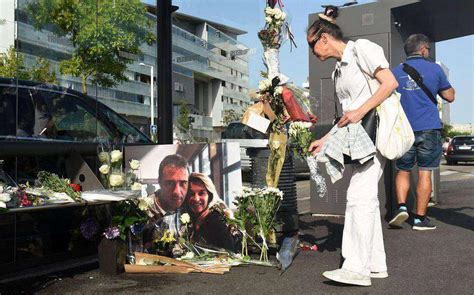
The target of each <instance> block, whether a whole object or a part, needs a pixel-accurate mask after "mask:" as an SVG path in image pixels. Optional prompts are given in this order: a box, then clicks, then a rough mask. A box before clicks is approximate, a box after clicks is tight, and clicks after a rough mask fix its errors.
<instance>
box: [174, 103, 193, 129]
mask: <svg viewBox="0 0 474 295" xmlns="http://www.w3.org/2000/svg"><path fill="white" fill-rule="evenodd" d="M189 114H190V111H189V107H188V105H187V104H186V103H185V102H183V101H182V102H180V103H179V115H178V118H177V119H176V123H178V128H179V129H180V131H182V132H187V131H188V130H189V129H190V127H191V123H190V122H189Z"/></svg>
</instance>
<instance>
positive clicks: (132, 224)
mask: <svg viewBox="0 0 474 295" xmlns="http://www.w3.org/2000/svg"><path fill="white" fill-rule="evenodd" d="M141 202H146V201H145V200H143V199H142V198H140V199H135V200H125V201H121V202H116V203H114V207H113V212H114V216H112V220H111V223H110V226H109V227H108V228H107V229H106V230H105V231H104V232H103V236H104V237H105V238H106V239H109V240H113V239H116V238H120V239H122V240H124V241H125V240H126V239H127V235H128V234H129V232H130V233H131V234H133V235H137V234H139V233H141V232H142V231H143V225H144V224H145V222H146V221H147V220H148V216H147V214H146V210H145V208H143V207H142V206H140V203H141ZM147 208H148V207H147Z"/></svg>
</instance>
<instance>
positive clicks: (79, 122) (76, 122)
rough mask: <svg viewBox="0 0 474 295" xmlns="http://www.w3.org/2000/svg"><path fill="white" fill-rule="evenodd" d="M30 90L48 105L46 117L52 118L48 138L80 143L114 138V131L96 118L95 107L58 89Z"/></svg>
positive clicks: (47, 130) (35, 96)
mask: <svg viewBox="0 0 474 295" xmlns="http://www.w3.org/2000/svg"><path fill="white" fill-rule="evenodd" d="M29 91H30V93H31V94H32V96H33V97H34V98H35V99H36V101H38V102H41V101H43V102H44V103H45V105H46V109H45V113H46V115H45V116H46V117H48V118H51V121H52V122H51V123H49V124H50V126H46V128H47V129H46V130H45V132H49V133H47V137H50V138H54V139H59V140H68V141H81V142H94V141H97V138H108V139H111V138H112V132H111V131H109V129H108V128H107V127H106V126H105V125H104V124H103V123H102V122H101V121H99V120H97V119H96V117H97V116H96V112H95V110H94V109H92V108H90V107H88V106H87V105H86V104H85V103H84V102H83V101H82V100H81V98H79V97H77V96H74V95H70V94H68V93H65V92H59V91H46V90H39V91H35V90H34V89H29ZM42 124H44V123H42ZM50 129H51V130H50Z"/></svg>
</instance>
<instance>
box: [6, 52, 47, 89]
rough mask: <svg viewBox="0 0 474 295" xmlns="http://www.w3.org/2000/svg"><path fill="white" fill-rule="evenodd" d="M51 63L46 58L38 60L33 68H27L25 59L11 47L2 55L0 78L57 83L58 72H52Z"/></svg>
mask: <svg viewBox="0 0 474 295" xmlns="http://www.w3.org/2000/svg"><path fill="white" fill-rule="evenodd" d="M50 68H51V63H50V62H49V61H48V60H47V59H44V58H41V57H40V58H37V59H36V64H35V65H34V66H33V67H31V68H26V67H25V57H24V55H23V54H21V53H17V51H16V49H15V48H14V47H10V48H9V49H8V51H7V52H6V53H0V76H1V77H9V78H17V79H21V80H31V81H36V82H41V83H51V84H54V83H56V72H54V71H50Z"/></svg>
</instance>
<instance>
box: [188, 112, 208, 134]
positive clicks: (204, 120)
mask: <svg viewBox="0 0 474 295" xmlns="http://www.w3.org/2000/svg"><path fill="white" fill-rule="evenodd" d="M189 117H190V118H193V119H194V122H192V127H193V129H197V130H207V131H212V117H208V116H201V115H189Z"/></svg>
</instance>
